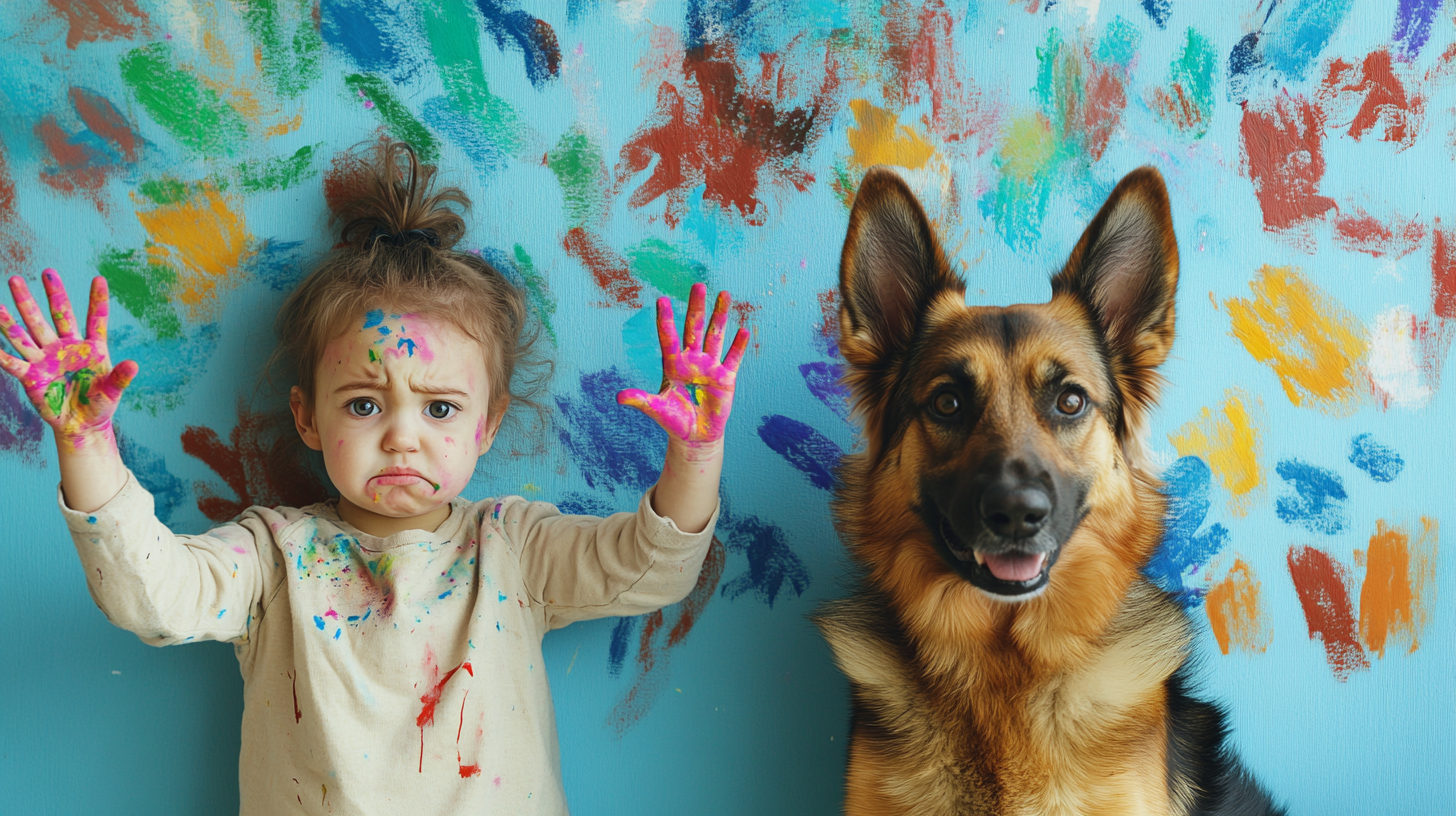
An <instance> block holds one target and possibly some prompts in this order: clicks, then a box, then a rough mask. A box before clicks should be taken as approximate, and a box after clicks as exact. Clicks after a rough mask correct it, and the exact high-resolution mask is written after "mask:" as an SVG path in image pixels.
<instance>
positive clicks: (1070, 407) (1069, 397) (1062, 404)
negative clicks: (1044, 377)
mask: <svg viewBox="0 0 1456 816" xmlns="http://www.w3.org/2000/svg"><path fill="white" fill-rule="evenodd" d="M1086 406H1087V397H1086V395H1085V394H1083V393H1082V392H1081V391H1079V390H1077V389H1075V388H1068V389H1067V390H1066V391H1063V392H1062V395H1061V396H1059V397H1057V410H1058V411H1061V412H1062V413H1063V414H1065V415H1067V416H1076V415H1077V414H1080V413H1082V409H1083V408H1085V407H1086Z"/></svg>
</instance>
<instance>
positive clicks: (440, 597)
mask: <svg viewBox="0 0 1456 816" xmlns="http://www.w3.org/2000/svg"><path fill="white" fill-rule="evenodd" d="M454 591H455V587H450V588H449V589H447V590H445V591H444V592H441V593H440V594H439V595H438V596H436V600H440V601H443V600H445V599H446V598H447V597H449V596H450V593H452V592H454Z"/></svg>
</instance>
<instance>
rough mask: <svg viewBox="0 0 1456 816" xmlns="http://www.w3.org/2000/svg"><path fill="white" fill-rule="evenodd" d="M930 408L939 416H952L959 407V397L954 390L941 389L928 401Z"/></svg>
mask: <svg viewBox="0 0 1456 816" xmlns="http://www.w3.org/2000/svg"><path fill="white" fill-rule="evenodd" d="M930 409H931V410H932V411H934V412H935V413H936V414H937V415H939V416H941V417H947V418H948V417H953V416H955V415H956V412H957V411H959V410H960V409H961V398H960V397H957V396H956V395H955V392H954V391H942V392H940V393H939V394H936V395H935V398H934V399H932V400H931V401H930Z"/></svg>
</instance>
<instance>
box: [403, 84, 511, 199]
mask: <svg viewBox="0 0 1456 816" xmlns="http://www.w3.org/2000/svg"><path fill="white" fill-rule="evenodd" d="M421 112H422V113H423V114H424V117H425V123H426V124H428V125H429V126H430V127H431V128H432V129H433V130H434V131H435V132H437V133H439V134H441V135H442V136H444V137H445V138H447V139H449V140H450V141H451V142H452V143H454V144H455V146H456V147H459V148H460V149H461V150H462V151H464V153H465V157H466V158H468V159H470V164H471V166H473V167H474V168H475V173H476V175H477V176H478V177H479V178H480V181H481V182H482V183H488V182H489V181H490V180H491V178H492V177H494V176H495V174H496V173H498V172H500V170H501V169H502V168H503V167H505V163H506V157H505V154H504V153H502V152H501V148H500V146H499V145H497V144H496V143H495V141H493V140H492V139H491V138H490V136H489V134H487V133H486V132H485V129H484V128H482V127H481V126H480V124H479V123H478V122H477V121H476V120H475V118H474V117H472V116H467V115H465V114H463V113H461V112H460V111H458V110H455V108H454V107H453V106H452V105H451V103H450V100H448V99H446V98H445V97H443V96H436V97H433V98H431V99H427V100H425V104H424V106H423V108H422V111H421Z"/></svg>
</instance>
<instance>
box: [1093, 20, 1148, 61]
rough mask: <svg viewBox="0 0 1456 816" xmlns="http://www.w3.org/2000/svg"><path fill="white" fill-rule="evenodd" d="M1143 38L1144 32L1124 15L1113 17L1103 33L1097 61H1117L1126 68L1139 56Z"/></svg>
mask: <svg viewBox="0 0 1456 816" xmlns="http://www.w3.org/2000/svg"><path fill="white" fill-rule="evenodd" d="M1142 38H1143V35H1142V32H1141V31H1139V30H1138V28H1137V26H1135V25H1133V24H1132V23H1129V22H1128V21H1127V20H1124V19H1123V18H1122V17H1114V18H1112V22H1110V23H1108V24H1107V30H1106V31H1104V32H1103V33H1102V42H1101V43H1100V44H1099V45H1098V47H1097V61H1098V62H1115V63H1117V64H1118V65H1121V66H1122V67H1124V68H1126V67H1127V66H1128V64H1129V63H1131V62H1132V58H1133V57H1135V56H1137V50H1138V45H1140V44H1141V43H1142Z"/></svg>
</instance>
